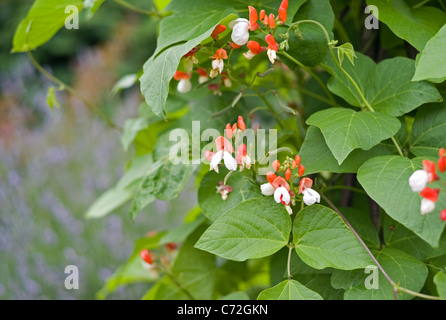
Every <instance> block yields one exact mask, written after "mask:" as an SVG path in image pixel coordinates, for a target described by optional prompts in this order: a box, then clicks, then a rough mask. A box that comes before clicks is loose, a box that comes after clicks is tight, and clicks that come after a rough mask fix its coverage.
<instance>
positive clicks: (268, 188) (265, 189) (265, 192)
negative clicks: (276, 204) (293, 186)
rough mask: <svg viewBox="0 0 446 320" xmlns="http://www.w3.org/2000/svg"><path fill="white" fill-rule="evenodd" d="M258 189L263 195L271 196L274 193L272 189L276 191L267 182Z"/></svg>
mask: <svg viewBox="0 0 446 320" xmlns="http://www.w3.org/2000/svg"><path fill="white" fill-rule="evenodd" d="M260 190H261V191H262V194H263V195H265V196H272V195H273V194H274V191H276V189H274V187H273V186H272V185H271V183H269V182H267V183H264V184H262V185H260Z"/></svg>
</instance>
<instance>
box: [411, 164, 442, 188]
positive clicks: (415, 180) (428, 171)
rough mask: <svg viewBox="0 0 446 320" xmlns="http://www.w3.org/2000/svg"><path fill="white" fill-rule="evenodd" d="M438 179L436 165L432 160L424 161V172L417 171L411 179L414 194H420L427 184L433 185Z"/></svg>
mask: <svg viewBox="0 0 446 320" xmlns="http://www.w3.org/2000/svg"><path fill="white" fill-rule="evenodd" d="M437 179H438V176H437V173H436V169H435V163H434V162H432V161H430V160H423V170H416V171H415V172H414V173H412V175H411V176H410V177H409V186H410V187H411V188H412V191H413V192H420V191H422V190H423V189H424V188H425V187H426V184H427V183H428V182H429V183H432V182H434V181H435V180H437Z"/></svg>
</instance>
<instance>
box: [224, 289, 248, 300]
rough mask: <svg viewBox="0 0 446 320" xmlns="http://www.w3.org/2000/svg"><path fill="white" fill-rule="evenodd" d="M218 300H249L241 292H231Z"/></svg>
mask: <svg viewBox="0 0 446 320" xmlns="http://www.w3.org/2000/svg"><path fill="white" fill-rule="evenodd" d="M218 300H250V299H249V296H248V295H247V294H246V293H245V292H242V291H236V292H231V293H230V294H227V295H225V296H224V297H221V298H219V299H218Z"/></svg>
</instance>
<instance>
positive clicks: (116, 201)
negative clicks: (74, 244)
mask: <svg viewBox="0 0 446 320" xmlns="http://www.w3.org/2000/svg"><path fill="white" fill-rule="evenodd" d="M134 192H135V190H134V188H124V189H121V188H118V187H113V188H111V189H109V190H107V191H106V192H104V193H103V194H102V195H101V196H99V198H97V199H96V200H95V202H94V203H93V204H92V205H91V206H90V208H88V210H87V212H86V213H85V217H86V218H88V219H91V218H94V219H98V218H102V217H104V216H106V215H107V214H109V213H111V212H113V211H114V210H116V209H117V208H119V207H120V206H122V205H124V204H125V203H127V202H128V201H130V200H131V199H132V197H133V195H134Z"/></svg>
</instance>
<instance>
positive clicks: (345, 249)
mask: <svg viewBox="0 0 446 320" xmlns="http://www.w3.org/2000/svg"><path fill="white" fill-rule="evenodd" d="M293 241H294V243H295V246H296V252H297V254H298V255H299V257H300V258H301V259H302V260H303V261H304V262H305V263H306V264H308V265H309V266H311V267H313V268H316V269H323V268H327V267H332V268H335V269H343V270H352V269H358V268H364V267H365V266H367V265H368V264H370V263H371V261H372V260H371V258H370V256H369V255H368V254H367V252H366V251H365V249H364V247H363V246H362V245H361V243H360V242H359V240H358V239H357V238H356V237H355V236H354V234H353V233H352V232H351V230H350V229H349V228H348V226H347V225H346V224H345V222H344V221H343V220H342V218H341V217H340V216H339V215H338V214H337V213H336V212H334V211H333V210H331V209H330V208H327V207H325V206H322V205H312V206H309V207H305V208H304V209H303V210H301V211H300V212H299V213H298V214H297V216H296V218H295V219H294V222H293Z"/></svg>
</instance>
